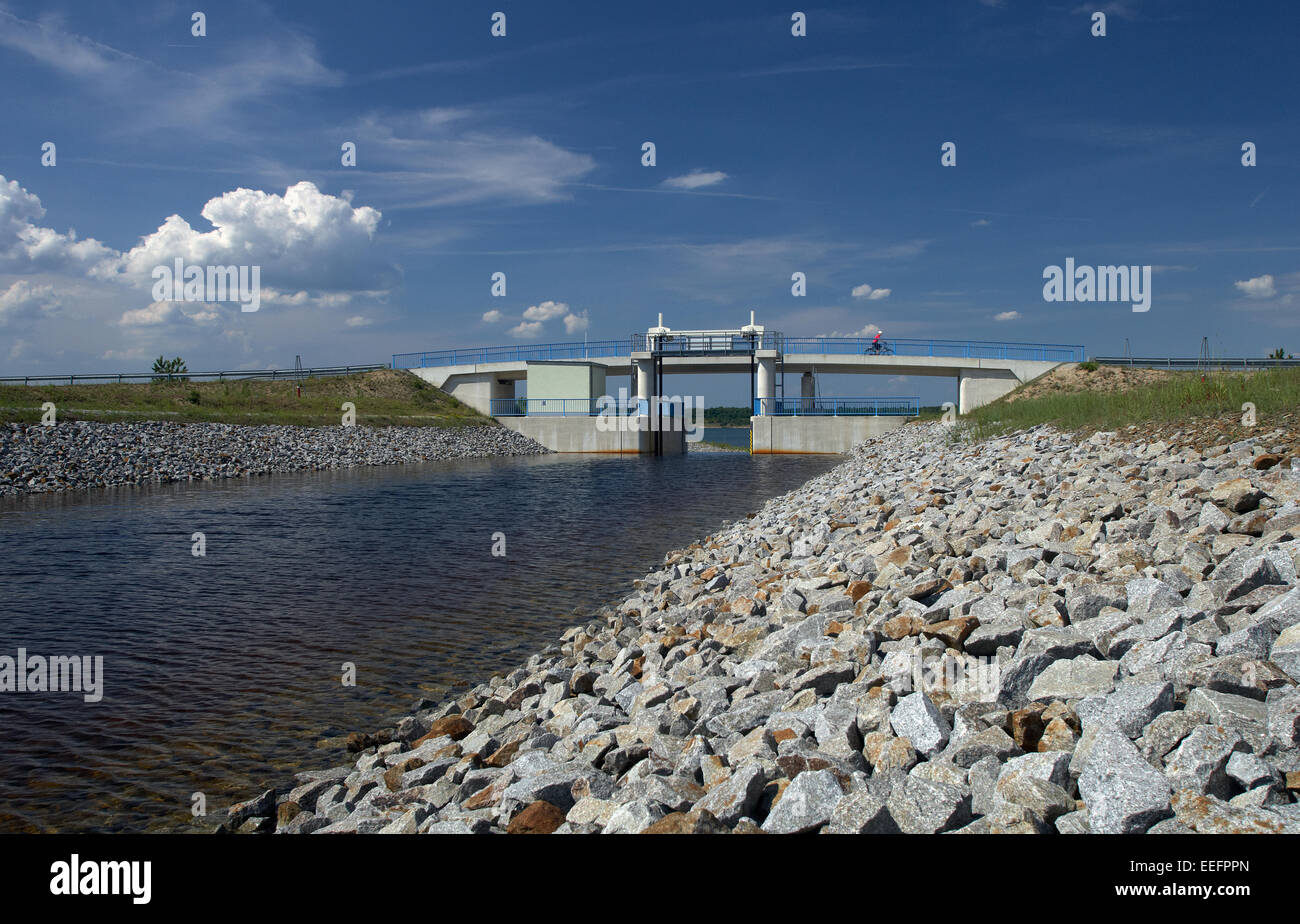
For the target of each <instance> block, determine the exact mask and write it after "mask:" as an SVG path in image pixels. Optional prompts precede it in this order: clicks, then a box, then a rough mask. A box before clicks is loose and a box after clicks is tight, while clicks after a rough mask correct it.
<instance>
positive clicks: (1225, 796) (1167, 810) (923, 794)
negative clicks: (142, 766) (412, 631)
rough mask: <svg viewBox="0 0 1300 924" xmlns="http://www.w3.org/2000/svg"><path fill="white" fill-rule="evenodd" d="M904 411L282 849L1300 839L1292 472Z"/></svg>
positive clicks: (1108, 436) (1106, 436)
mask: <svg viewBox="0 0 1300 924" xmlns="http://www.w3.org/2000/svg"><path fill="white" fill-rule="evenodd" d="M949 434H950V431H947V430H946V429H945V428H944V427H943V426H942V425H940V424H924V425H910V426H908V427H905V428H904V429H902V430H899V431H895V432H893V433H890V434H889V435H888V436H886V437H883V438H879V439H876V440H871V441H868V442H866V443H863V444H861V445H860V446H858V447H857V448H855V450H854V452H853V453H852V454H851V456H850V457H849V458H848V460H847V461H846V462H844V463H843V464H842V465H840V466H838V467H837V468H835V469H833V470H832V471H830V472H829V473H827V474H825V475H823V476H820V477H818V478H815V479H813V480H811V481H810V482H808V483H807V484H806V485H804V486H803V487H801V488H799V489H797V490H795V491H793V492H791V493H789V494H786V495H785V496H783V497H779V498H776V499H774V500H772V501H769V502H768V503H767V504H766V505H765V506H764V507H763V508H762V510H760V511H759V512H757V513H756V514H752V515H750V516H749V517H747V518H746V519H744V520H741V521H738V522H736V523H734V524H731V525H729V526H726V527H724V528H722V529H721V530H719V531H718V532H716V533H715V534H713V535H712V536H710V537H708V538H707V539H705V540H703V541H702V542H699V543H696V544H694V545H692V546H690V547H689V548H686V549H681V550H677V551H674V552H670V553H669V554H668V555H667V556H666V557H665V559H664V562H663V565H662V567H661V568H660V569H659V570H657V571H655V572H653V573H651V574H648V575H646V577H645V578H644V579H643V580H641V581H639V582H637V590H636V592H635V593H634V594H632V595H631V596H630V597H628V598H627V599H626V600H624V601H623V602H622V603H621V604H619V605H617V606H611V607H607V608H605V609H604V610H603V611H601V613H600V614H598V615H599V616H600V618H598V619H596V620H595V621H592V622H590V623H588V624H585V625H579V626H574V627H573V628H571V629H569V630H568V631H567V632H565V633H564V634H563V636H562V637H561V639H560V640H559V642H558V644H555V645H552V646H550V647H548V648H547V649H545V650H544V651H542V652H541V653H539V654H537V655H535V656H533V657H532V658H530V659H529V660H528V662H527V663H526V664H524V665H522V666H520V667H519V668H518V669H516V670H513V671H511V672H510V673H509V674H507V675H505V676H497V677H494V678H492V679H491V680H490V681H488V682H486V683H483V684H480V685H478V686H477V687H474V688H473V689H471V690H470V691H468V692H467V693H465V694H464V695H461V696H458V697H456V698H454V699H451V700H448V701H446V702H442V703H437V704H435V703H430V702H422V703H420V704H419V707H418V708H417V710H416V711H415V712H414V713H413V714H412V715H409V716H407V717H406V718H404V719H402V720H401V721H400V722H399V723H398V724H397V725H396V726H395V727H393V728H389V729H384V730H381V731H380V732H378V733H375V734H367V735H362V734H357V735H354V736H352V738H351V740H350V744H349V746H350V749H351V750H353V751H354V752H357V754H358V756H357V759H356V760H355V762H354V763H348V764H346V765H344V766H339V767H335V768H332V769H327V770H322V771H313V772H307V773H301V774H298V776H297V780H296V783H294V784H292V785H289V786H285V787H283V788H279V789H269V790H267V791H266V792H264V793H262V794H261V795H260V796H258V797H257V798H254V799H252V800H249V801H247V802H243V803H240V804H238V805H235V806H233V807H231V809H230V810H229V816H228V818H227V820H226V821H225V822H224V824H223V826H222V827H223V829H224V830H230V831H241V832H251V831H262V832H270V831H278V832H284V833H308V832H316V833H371V832H377V833H492V832H510V833H552V832H554V833H595V832H604V833H638V832H641V833H661V832H662V833H702V832H735V833H741V832H755V833H757V832H767V833H806V832H818V831H820V832H824V833H885V832H891V833H892V832H905V833H939V832H961V833H1021V832H1025V833H1141V832H1146V833H1186V832H1193V831H1194V832H1201V833H1220V832H1289V833H1300V803H1297V801H1296V800H1297V791H1298V790H1300V690H1298V689H1297V680H1300V586H1297V578H1296V569H1297V564H1298V563H1300V538H1298V537H1300V505H1298V504H1297V502H1298V501H1300V480H1298V479H1297V478H1296V476H1295V474H1294V473H1293V470H1292V468H1291V465H1290V464H1289V463H1290V460H1289V459H1287V458H1284V457H1283V455H1282V452H1280V451H1279V450H1284V448H1285V445H1286V443H1287V440H1288V439H1289V435H1288V434H1284V433H1282V432H1280V431H1274V432H1272V433H1261V435H1260V436H1258V437H1257V438H1254V439H1250V440H1246V441H1243V442H1240V443H1234V444H1231V445H1220V446H1206V447H1203V448H1189V447H1186V446H1179V445H1170V444H1168V443H1165V442H1160V441H1157V442H1146V441H1145V440H1144V439H1143V437H1142V436H1141V435H1140V434H1137V433H1130V432H1127V431H1126V432H1125V433H1124V434H1114V433H1099V434H1095V435H1093V436H1092V437H1090V438H1086V439H1084V438H1079V437H1076V436H1074V435H1071V434H1066V433H1061V432H1058V431H1055V430H1053V429H1051V428H1048V427H1039V428H1035V429H1033V430H1029V431H1024V432H1020V433H1016V434H1013V435H1010V436H1006V437H1001V438H996V439H989V440H986V441H983V442H980V443H975V444H963V443H954V442H952V441H950V440H949V439H948V436H949Z"/></svg>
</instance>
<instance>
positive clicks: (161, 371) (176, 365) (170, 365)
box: [152, 355, 190, 382]
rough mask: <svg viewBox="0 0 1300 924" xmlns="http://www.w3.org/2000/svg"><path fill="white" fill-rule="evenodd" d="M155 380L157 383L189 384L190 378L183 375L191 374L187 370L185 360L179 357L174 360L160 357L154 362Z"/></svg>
mask: <svg viewBox="0 0 1300 924" xmlns="http://www.w3.org/2000/svg"><path fill="white" fill-rule="evenodd" d="M152 371H153V373H154V377H153V380H154V381H155V382H188V381H189V380H190V379H189V376H186V375H182V374H181V373H184V372H189V371H190V370H189V369H187V368H185V360H183V359H181V358H180V357H179V356H177V357H176V358H174V359H163V357H162V356H161V355H160V356H159V357H158V358H157V359H155V360H154V361H153V370H152Z"/></svg>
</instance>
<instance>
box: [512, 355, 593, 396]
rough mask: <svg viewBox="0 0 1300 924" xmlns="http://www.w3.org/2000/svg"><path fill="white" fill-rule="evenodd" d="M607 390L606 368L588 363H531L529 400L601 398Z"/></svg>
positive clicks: (529, 369)
mask: <svg viewBox="0 0 1300 924" xmlns="http://www.w3.org/2000/svg"><path fill="white" fill-rule="evenodd" d="M604 393H605V367H604V366H601V365H597V364H596V363H589V362H572V363H566V362H529V363H528V397H529V399H530V400H538V399H548V400H549V399H553V398H599V397H600V396H601V395H603V394H604Z"/></svg>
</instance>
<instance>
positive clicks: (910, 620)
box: [882, 616, 925, 640]
mask: <svg viewBox="0 0 1300 924" xmlns="http://www.w3.org/2000/svg"><path fill="white" fill-rule="evenodd" d="M923 625H925V623H923V622H922V621H921V617H920V616H895V617H894V618H893V619H887V620H885V624H884V626H882V629H883V630H884V633H885V636H886V637H887V638H891V639H894V640H898V639H900V638H907V637H908V636H909V635H917V634H919V633H920V631H921V627H922V626H923Z"/></svg>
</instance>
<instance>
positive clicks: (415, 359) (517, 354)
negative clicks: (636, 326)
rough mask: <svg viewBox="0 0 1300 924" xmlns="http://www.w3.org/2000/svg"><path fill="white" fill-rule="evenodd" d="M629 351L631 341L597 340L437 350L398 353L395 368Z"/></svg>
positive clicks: (588, 357) (581, 357) (612, 354)
mask: <svg viewBox="0 0 1300 924" xmlns="http://www.w3.org/2000/svg"><path fill="white" fill-rule="evenodd" d="M629 349H630V347H629V342H628V341H627V340H593V341H591V342H590V343H533V344H529V345H528V346H502V347H479V348H477V349H468V350H435V351H433V352H427V353H394V354H393V368H394V369H425V368H428V367H430V366H468V365H472V364H474V363H509V362H521V361H526V360H533V361H534V362H537V361H541V360H548V359H593V358H597V357H603V356H627V355H628V353H629Z"/></svg>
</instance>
